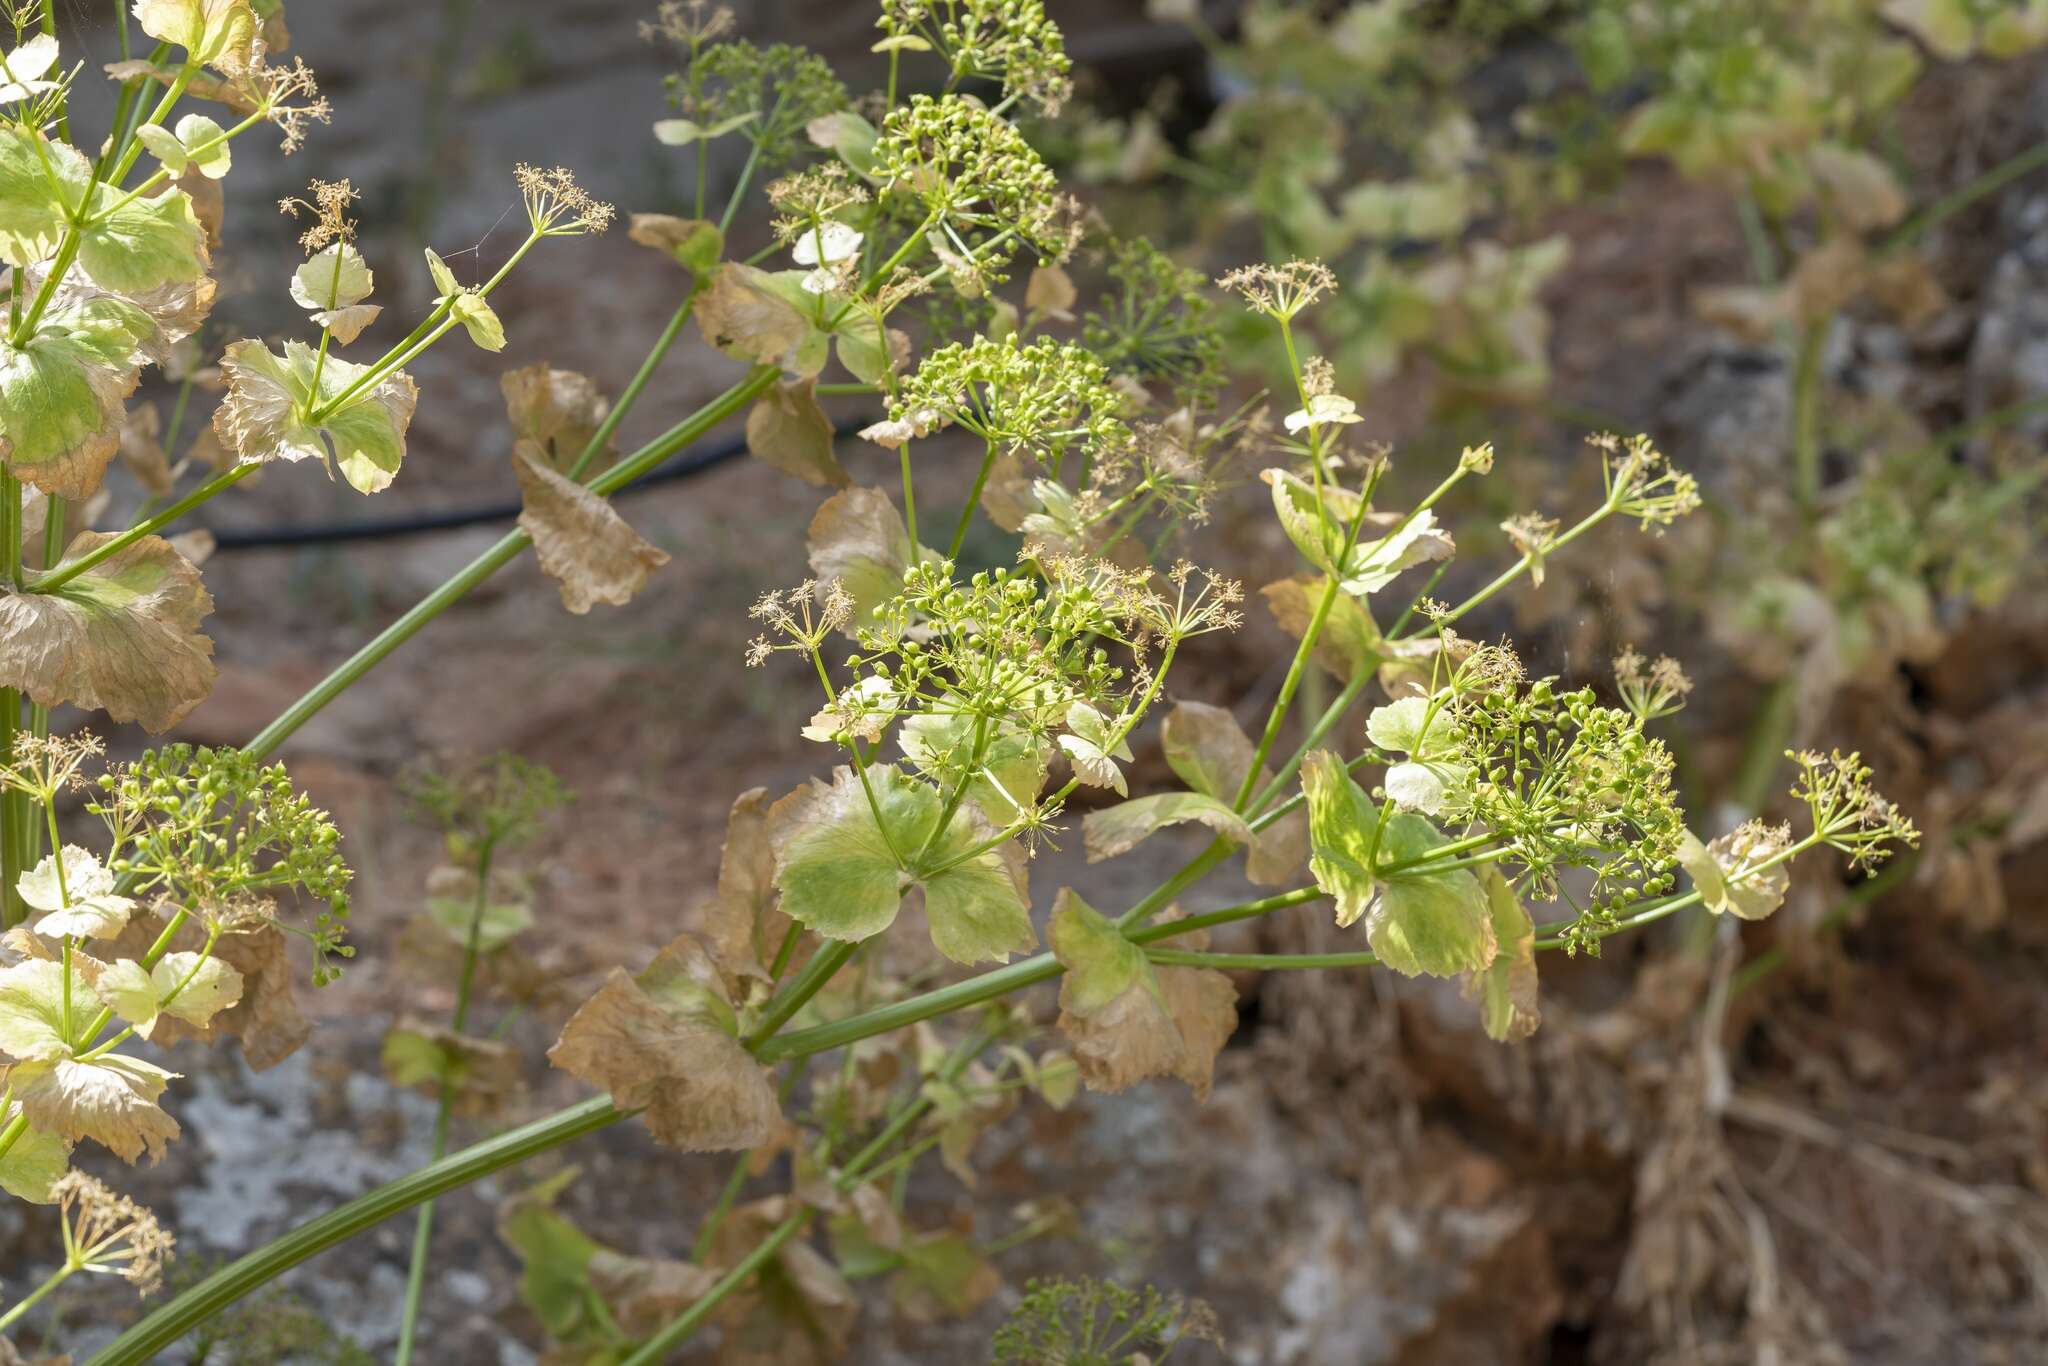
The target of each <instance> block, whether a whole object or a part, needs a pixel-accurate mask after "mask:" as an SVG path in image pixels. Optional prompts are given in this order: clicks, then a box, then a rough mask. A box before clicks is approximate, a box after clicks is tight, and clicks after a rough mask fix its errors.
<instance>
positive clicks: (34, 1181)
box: [0, 1105, 71, 1205]
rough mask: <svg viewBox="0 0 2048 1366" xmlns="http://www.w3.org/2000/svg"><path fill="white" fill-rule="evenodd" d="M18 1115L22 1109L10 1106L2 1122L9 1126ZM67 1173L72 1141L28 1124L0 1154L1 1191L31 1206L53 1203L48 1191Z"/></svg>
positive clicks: (54, 1198) (17, 1106)
mask: <svg viewBox="0 0 2048 1366" xmlns="http://www.w3.org/2000/svg"><path fill="white" fill-rule="evenodd" d="M20 1116H21V1107H20V1106H19V1105H9V1106H8V1107H7V1110H6V1118H5V1122H6V1123H10V1124H11V1123H12V1122H14V1121H15V1120H16V1119H18V1118H20ZM69 1170H71V1140H70V1139H67V1138H62V1137H60V1136H58V1135H56V1134H46V1133H44V1132H43V1131H42V1130H40V1129H37V1128H36V1127H35V1126H33V1125H30V1126H29V1127H27V1128H25V1129H23V1130H22V1131H21V1136H20V1137H18V1138H16V1139H15V1140H14V1146H13V1147H11V1148H9V1149H8V1150H7V1151H6V1152H5V1153H4V1154H0V1190H4V1191H6V1192H7V1193H8V1194H9V1195H11V1196H13V1197H14V1198H15V1199H17V1200H26V1201H28V1202H29V1203H30V1204H31V1205H48V1204H53V1203H54V1202H55V1200H56V1197H55V1196H54V1195H53V1194H52V1193H51V1190H50V1188H51V1187H52V1186H55V1185H56V1184H57V1178H59V1177H61V1176H62V1175H64V1173H65V1172H67V1171H69Z"/></svg>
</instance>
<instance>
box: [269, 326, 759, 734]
mask: <svg viewBox="0 0 2048 1366" xmlns="http://www.w3.org/2000/svg"><path fill="white" fill-rule="evenodd" d="M775 376H776V370H775V368H774V367H773V366H761V367H758V368H756V369H755V370H754V371H753V373H752V374H750V375H749V376H748V377H747V378H746V379H744V380H741V381H740V382H739V383H738V384H735V385H734V386H733V387H732V388H730V389H727V390H726V391H725V392H724V393H723V394H721V395H720V396H719V397H717V398H715V399H713V400H712V401H711V402H710V403H708V404H706V405H705V406H704V407H702V408H700V409H698V410H697V412H696V413H695V414H693V415H692V416H690V417H688V418H685V419H684V420H683V421H682V422H679V423H677V424H676V425H675V426H673V427H671V428H669V430H668V431H666V432H664V433H662V434H661V435H660V436H658V437H656V438H655V439H654V440H652V441H650V442H648V443H647V444H646V445H645V446H642V447H641V448H640V449H639V450H637V451H635V452H633V454H631V455H629V456H627V457H626V458H625V459H624V460H621V461H620V462H619V463H618V464H616V465H614V466H612V467H611V468H610V469H608V470H606V471H605V472H604V473H603V474H600V475H599V476H597V477H596V478H595V479H593V480H591V481H590V484H589V486H588V487H589V488H590V489H591V490H592V491H593V492H595V493H597V494H600V495H605V494H610V493H613V492H615V491H617V490H618V489H621V488H623V487H625V486H626V485H627V484H630V483H632V482H633V481H634V480H635V479H638V478H639V477H640V476H641V475H643V474H646V473H647V472H648V471H649V470H651V469H653V468H654V467H655V466H657V465H659V464H660V463H661V462H662V461H664V460H666V459H668V457H669V456H671V455H673V454H675V452H677V451H679V450H681V449H682V448H683V447H685V446H687V445H689V444H691V443H692V442H694V441H696V440H697V439H698V438H699V437H701V436H702V435H703V434H704V433H705V432H707V431H709V430H711V429H712V428H713V427H716V426H717V425H718V424H719V423H721V422H723V421H725V420H726V419H727V418H729V417H731V416H732V415H733V414H734V413H736V412H738V411H739V410H740V409H742V408H744V407H746V405H747V404H749V403H751V402H753V401H754V399H755V397H756V396H758V395H759V394H760V393H761V391H762V390H764V389H766V388H767V387H768V386H769V385H770V384H772V383H773V382H774V380H775ZM532 544H533V538H532V537H531V536H529V535H527V533H526V532H524V531H513V532H510V533H508V534H507V535H506V536H505V537H504V538H503V539H502V540H500V541H499V542H498V543H497V544H496V545H494V546H492V547H491V548H490V549H489V550H486V551H485V552H484V553H483V554H481V555H479V556H477V557H476V559H474V560H472V561H470V563H469V564H468V565H467V566H466V567H465V568H463V569H462V570H461V571H460V572H458V573H457V574H456V575H455V576H454V577H453V578H451V579H449V580H448V581H447V582H446V583H444V584H442V585H441V586H440V587H439V588H437V589H435V590H434V591H433V592H431V593H429V594H428V595H427V596H426V597H424V598H422V599H421V600H420V601H419V602H418V603H416V604H414V606H413V608H412V610H410V611H408V612H407V613H406V614H405V615H404V616H402V617H400V618H399V619H398V620H397V621H394V622H393V623H391V625H389V626H387V627H385V628H384V630H383V631H381V632H379V633H378V635H377V637H376V639H374V640H372V641H371V642H370V643H369V644H367V645H365V646H363V648H362V649H360V650H358V651H356V652H355V654H353V655H351V656H350V657H349V659H348V660H347V661H346V662H344V663H343V664H342V665H341V666H340V667H339V668H337V669H335V670H334V672H333V673H330V674H329V675H327V677H326V678H324V679H322V680H321V681H320V682H319V683H317V684H315V685H314V686H313V688H312V690H311V691H309V692H308V693H306V695H305V696H304V697H301V698H300V699H299V700H298V701H296V702H294V703H292V705H291V706H290V707H288V708H286V709H285V711H284V713H283V714H282V715H280V716H279V717H278V718H277V719H276V720H275V721H272V722H271V723H270V724H269V725H267V726H265V727H264V728H263V730H262V731H261V732H260V733H259V734H258V735H257V736H256V738H255V739H253V740H251V741H250V742H249V743H248V745H247V746H246V747H245V750H246V752H247V753H248V754H249V755H250V756H251V757H253V758H257V759H261V758H265V757H267V756H269V755H270V754H271V753H273V752H274V751H275V750H276V749H277V747H278V746H279V745H281V744H283V743H284V742H285V741H286V740H287V739H289V738H291V735H292V733H293V732H295V731H297V730H298V729H299V727H301V726H303V725H305V724H306V722H308V721H310V720H311V719H312V718H313V717H314V716H316V715H317V714H319V712H320V710H321V708H323V707H325V706H326V705H327V704H328V703H330V702H332V701H333V700H334V699H335V698H337V697H339V696H341V694H342V693H344V692H346V691H347V690H348V689H349V687H350V686H352V685H353V684H354V683H355V682H356V680H358V679H360V678H361V677H362V676H363V675H364V674H366V673H368V672H369V671H370V670H371V669H373V668H375V667H376V666H377V665H378V664H380V663H382V662H383V661H384V659H385V658H386V657H387V656H389V655H390V654H391V652H392V651H394V650H396V649H397V648H398V647H399V646H401V645H403V644H404V643H405V642H406V641H408V640H410V639H412V638H413V637H414V636H415V635H417V634H419V632H420V630H421V629H422V628H423V627H425V626H426V625H427V623H428V622H430V621H432V620H433V619H434V618H435V617H438V616H440V615H441V613H443V612H445V611H447V610H448V609H449V608H450V607H452V606H454V605H455V604H456V603H457V602H460V601H461V600H462V599H463V598H464V597H466V596H468V594H469V593H470V592H471V591H472V590H474V589H475V588H476V586H477V585H478V584H480V583H482V582H483V581H484V580H486V579H488V578H489V577H490V576H491V575H493V574H495V573H497V572H498V571H499V570H500V569H502V568H504V567H505V566H506V565H508V564H510V563H511V562H512V561H513V560H515V559H517V558H518V557H519V555H520V554H521V552H523V551H524V550H525V549H526V548H527V547H528V546H529V545H532Z"/></svg>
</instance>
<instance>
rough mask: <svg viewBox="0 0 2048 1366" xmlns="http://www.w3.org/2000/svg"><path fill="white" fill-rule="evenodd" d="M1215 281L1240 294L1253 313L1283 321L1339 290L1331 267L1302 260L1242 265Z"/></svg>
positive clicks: (1317, 262) (1319, 262) (1220, 285)
mask: <svg viewBox="0 0 2048 1366" xmlns="http://www.w3.org/2000/svg"><path fill="white" fill-rule="evenodd" d="M1216 283H1217V285H1218V286H1219V287H1221V288H1223V289H1227V290H1230V291H1232V292H1233V293H1235V294H1237V295H1238V296H1239V297H1240V298H1242V299H1243V300H1244V301H1245V304H1246V306H1247V307H1249V308H1250V309H1251V310H1252V311H1253V312H1255V313H1263V314H1265V315H1266V316H1267V317H1269V318H1272V319H1274V320H1276V321H1280V322H1285V321H1288V320H1290V319H1292V318H1293V317H1294V316H1295V315H1296V314H1298V313H1300V312H1301V311H1302V310H1303V309H1305V308H1307V307H1308V306H1309V305H1310V304H1313V303H1314V302H1315V301H1316V300H1318V299H1320V298H1322V297H1323V296H1324V295H1325V294H1334V293H1335V292H1336V290H1337V277H1336V275H1335V274H1334V273H1333V272H1332V271H1331V270H1330V268H1329V267H1328V266H1326V265H1324V264H1323V263H1322V262H1321V261H1304V260H1299V259H1296V260H1293V261H1289V262H1287V263H1286V264H1285V265H1278V266H1269V265H1263V264H1261V265H1252V266H1239V267H1238V268H1237V269H1236V270H1233V271H1230V272H1229V273H1227V274H1225V275H1222V276H1220V277H1218V279H1217V281H1216Z"/></svg>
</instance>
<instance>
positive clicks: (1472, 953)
mask: <svg viewBox="0 0 2048 1366" xmlns="http://www.w3.org/2000/svg"><path fill="white" fill-rule="evenodd" d="M1447 843H1449V841H1448V840H1446V839H1445V838H1444V837H1443V835H1442V833H1441V832H1439V831H1438V830H1437V828H1436V827H1435V826H1434V825H1431V824H1430V823H1429V822H1428V821H1427V820H1426V819H1424V818H1423V817H1421V816H1417V815H1414V814H1412V813H1410V812H1405V811H1404V812H1400V813H1397V814H1396V815H1395V816H1393V817H1392V818H1391V819H1390V820H1388V822H1387V826H1386V831H1385V833H1384V834H1383V835H1382V836H1381V841H1380V861H1381V863H1382V864H1397V863H1407V862H1412V861H1414V860H1417V859H1421V858H1423V857H1425V856H1426V855H1428V854H1429V853H1430V852H1431V851H1432V850H1434V849H1437V848H1440V847H1441V846H1443V845H1445V844H1447ZM1365 937H1366V942H1368V943H1369V944H1371V945H1372V950H1373V952H1374V953H1376V954H1378V955H1379V956H1380V961H1381V962H1382V963H1385V964H1386V965H1387V966H1388V967H1390V968H1392V969H1393V970H1394V971H1396V972H1398V973H1400V974H1402V975H1403V976H1406V977H1415V976H1418V975H1421V974H1427V975H1429V976H1431V977H1455V976H1456V975H1458V974H1459V973H1461V972H1477V971H1479V970H1480V969H1482V968H1485V967H1486V966H1488V965H1489V964H1491V963H1492V962H1493V959H1494V954H1495V952H1496V949H1497V943H1498V941H1497V940H1496V939H1495V937H1494V928H1493V912H1492V911H1491V909H1490V908H1489V907H1488V905H1487V899H1486V894H1485V893H1484V892H1483V891H1481V890H1480V887H1479V880H1478V879H1477V878H1475V877H1473V876H1472V874H1471V873H1470V872H1468V871H1466V870H1465V869H1463V868H1452V869H1448V870H1442V871H1438V872H1431V873H1421V874H1416V873H1407V874H1402V875H1400V876H1390V877H1388V878H1387V879H1386V881H1385V882H1384V884H1383V885H1382V886H1381V888H1380V894H1379V899H1378V900H1377V901H1376V902H1375V903H1374V904H1373V906H1372V908H1371V909H1370V911H1369V912H1368V914H1367V916H1366V921H1365Z"/></svg>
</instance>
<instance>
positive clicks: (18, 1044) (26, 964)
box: [0, 958, 100, 1063]
mask: <svg viewBox="0 0 2048 1366" xmlns="http://www.w3.org/2000/svg"><path fill="white" fill-rule="evenodd" d="M99 1008H100V998H99V996H98V995H97V994H95V993H94V991H93V989H92V987H91V986H90V985H89V984H88V983H87V982H86V980H85V977H84V975H83V974H82V973H80V972H79V971H78V969H77V968H76V967H74V968H73V969H72V970H71V1009H72V1013H73V1015H74V1016H77V1015H80V1014H82V1015H83V1017H84V1019H91V1018H92V1015H93V1013H94V1012H95V1011H97V1010H98V1009H99ZM63 1021H64V968H63V965H62V964H60V963H58V962H57V961H55V960H54V959H49V958H28V959H24V960H22V961H21V962H19V963H16V964H15V965H14V966H12V967H10V968H5V969H0V1053H5V1054H6V1055H7V1056H8V1057H10V1058H14V1059H15V1060H17V1061H19V1062H24V1063H29V1062H46V1061H49V1060H51V1059H54V1058H62V1057H68V1056H69V1055H70V1053H71V1051H72V1049H71V1043H70V1041H69V1040H67V1039H66V1038H65V1037H64V1024H63ZM83 1022H84V1020H83V1019H82V1020H78V1021H77V1023H81V1024H82V1023H83Z"/></svg>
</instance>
